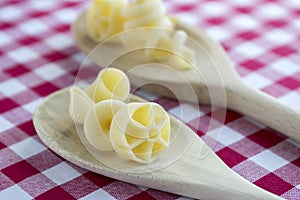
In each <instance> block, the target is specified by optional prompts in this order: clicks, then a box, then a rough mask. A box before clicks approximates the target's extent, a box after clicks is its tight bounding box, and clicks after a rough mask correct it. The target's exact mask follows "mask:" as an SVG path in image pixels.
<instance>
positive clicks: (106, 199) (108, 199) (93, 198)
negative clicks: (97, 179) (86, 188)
mask: <svg viewBox="0 0 300 200" xmlns="http://www.w3.org/2000/svg"><path fill="white" fill-rule="evenodd" d="M99 198H101V199H103V200H115V198H114V197H112V196H111V195H110V194H109V193H107V192H105V191H104V190H103V189H99V190H96V191H94V192H92V193H90V194H88V195H86V196H84V197H82V198H80V200H97V199H99Z"/></svg>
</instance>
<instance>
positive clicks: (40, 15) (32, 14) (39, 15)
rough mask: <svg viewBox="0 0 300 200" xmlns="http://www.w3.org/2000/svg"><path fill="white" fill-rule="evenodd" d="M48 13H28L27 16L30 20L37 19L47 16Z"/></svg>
mask: <svg viewBox="0 0 300 200" xmlns="http://www.w3.org/2000/svg"><path fill="white" fill-rule="evenodd" d="M48 14H49V12H46V11H37V10H36V11H34V12H31V13H28V15H30V17H32V18H38V17H42V16H43V15H48Z"/></svg>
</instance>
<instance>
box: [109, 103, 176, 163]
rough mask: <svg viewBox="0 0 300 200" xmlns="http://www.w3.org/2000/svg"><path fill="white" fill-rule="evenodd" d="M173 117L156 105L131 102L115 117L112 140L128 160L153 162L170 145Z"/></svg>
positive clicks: (118, 151) (114, 147) (112, 124)
mask: <svg viewBox="0 0 300 200" xmlns="http://www.w3.org/2000/svg"><path fill="white" fill-rule="evenodd" d="M170 131H171V127H170V118H169V116H168V114H167V113H166V111H165V110H164V109H163V108H162V107H161V106H160V105H158V104H156V103H150V102H148V103H129V104H127V105H126V106H124V107H122V108H121V109H120V110H119V111H118V112H117V113H116V114H115V116H114V117H113V120H112V123H111V130H110V139H111V143H112V147H113V149H114V150H115V151H116V153H117V154H118V155H120V156H122V157H123V158H125V159H128V160H133V161H136V162H139V163H150V162H152V161H154V160H156V159H157V157H158V155H159V154H160V153H161V152H162V151H163V150H164V149H165V148H166V147H168V146H169V143H170V133H171V132H170Z"/></svg>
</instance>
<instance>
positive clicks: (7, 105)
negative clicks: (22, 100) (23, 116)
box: [0, 99, 19, 113]
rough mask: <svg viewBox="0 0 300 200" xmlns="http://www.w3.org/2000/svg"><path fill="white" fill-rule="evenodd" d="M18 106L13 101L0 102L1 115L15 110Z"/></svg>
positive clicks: (4, 100)
mask: <svg viewBox="0 0 300 200" xmlns="http://www.w3.org/2000/svg"><path fill="white" fill-rule="evenodd" d="M18 106H19V105H18V104H16V103H15V102H14V101H12V100H11V99H3V100H1V101H0V113H4V112H6V111H8V110H12V109H14V108H16V107H18Z"/></svg>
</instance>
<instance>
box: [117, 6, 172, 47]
mask: <svg viewBox="0 0 300 200" xmlns="http://www.w3.org/2000/svg"><path fill="white" fill-rule="evenodd" d="M122 14H123V16H124V17H125V18H126V21H125V22H124V30H127V31H128V30H132V29H136V28H145V29H143V30H142V29H139V30H138V31H130V32H129V33H125V34H123V35H122V36H121V37H120V39H121V42H122V44H123V45H124V46H125V47H126V48H128V49H132V48H143V47H145V44H146V43H145V42H146V38H147V37H148V35H149V34H150V33H151V31H152V30H153V29H152V28H154V27H156V28H164V29H173V28H174V24H173V22H172V21H171V19H170V18H168V17H167V16H166V11H165V9H164V8H163V7H162V3H161V1H160V0H136V1H134V2H132V3H130V4H128V5H127V6H125V7H124V8H123V9H122Z"/></svg>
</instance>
